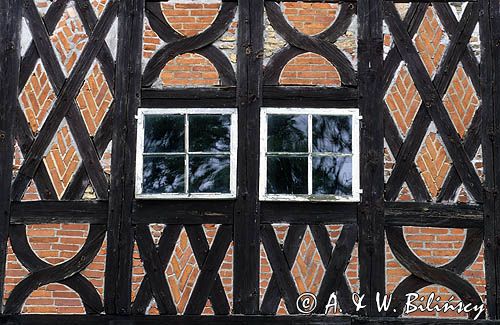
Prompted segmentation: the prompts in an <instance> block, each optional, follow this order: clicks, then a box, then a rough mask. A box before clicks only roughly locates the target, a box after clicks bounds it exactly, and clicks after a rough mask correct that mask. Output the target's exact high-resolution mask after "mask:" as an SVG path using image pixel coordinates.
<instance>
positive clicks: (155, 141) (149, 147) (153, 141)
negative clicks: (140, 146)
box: [144, 115, 185, 153]
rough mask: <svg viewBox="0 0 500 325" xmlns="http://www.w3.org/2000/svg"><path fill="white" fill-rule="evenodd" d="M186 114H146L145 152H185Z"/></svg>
mask: <svg viewBox="0 0 500 325" xmlns="http://www.w3.org/2000/svg"><path fill="white" fill-rule="evenodd" d="M184 122H185V119H184V115H146V116H145V117H144V152H149V153H151V152H184V124H185V123H184Z"/></svg>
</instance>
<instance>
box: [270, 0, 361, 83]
mask: <svg viewBox="0 0 500 325" xmlns="http://www.w3.org/2000/svg"><path fill="white" fill-rule="evenodd" d="M265 7H266V12H267V15H268V18H269V22H270V24H271V26H272V27H273V28H274V29H275V30H276V31H277V32H278V34H280V35H281V36H282V37H283V38H284V39H285V40H286V41H287V42H288V43H289V44H290V47H286V48H284V49H283V50H281V51H279V52H278V54H276V55H279V56H278V58H271V61H270V63H269V64H268V65H267V66H266V68H265V70H269V71H270V72H264V73H265V75H267V76H272V79H271V80H266V84H277V82H276V81H275V80H276V75H278V79H279V74H280V73H281V70H282V68H281V69H279V66H282V67H284V66H285V65H286V63H287V62H288V61H285V62H283V61H281V60H283V59H287V58H288V60H291V59H292V58H293V57H295V56H297V55H299V54H301V53H299V52H298V51H297V50H294V53H295V55H292V53H283V52H286V51H292V49H291V48H297V49H301V50H303V52H302V53H304V52H312V53H316V54H319V55H321V56H323V57H325V58H326V59H327V60H328V61H329V62H330V63H331V64H332V65H333V66H334V67H335V68H336V69H337V71H338V72H339V74H340V77H341V80H342V84H344V85H349V86H351V85H356V83H357V80H356V71H355V70H354V67H353V66H352V63H351V62H350V61H349V59H348V58H347V57H346V56H345V55H344V53H343V52H342V51H341V50H339V49H338V48H337V47H336V46H335V45H333V44H332V43H333V42H335V41H336V39H337V38H338V37H339V36H340V35H342V34H344V33H345V31H346V30H347V28H348V27H349V25H350V23H351V20H352V15H353V13H354V11H353V10H354V7H353V6H352V4H350V5H349V4H347V5H346V4H343V5H342V8H343V10H342V9H341V13H340V14H339V16H338V17H337V19H336V21H335V22H334V23H333V24H332V25H331V26H330V27H329V28H328V29H327V30H325V31H323V32H322V33H320V34H318V35H316V36H308V35H304V34H302V33H299V32H298V31H297V30H296V29H295V28H293V27H292V26H290V24H289V23H288V22H287V20H286V18H285V16H284V15H283V12H282V11H281V9H280V7H279V4H278V3H275V2H272V1H266V3H265ZM344 8H345V9H344ZM273 65H276V66H273ZM271 82H274V83H271Z"/></svg>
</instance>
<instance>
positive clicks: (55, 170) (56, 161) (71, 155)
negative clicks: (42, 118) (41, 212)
mask: <svg viewBox="0 0 500 325" xmlns="http://www.w3.org/2000/svg"><path fill="white" fill-rule="evenodd" d="M49 148H50V149H49V151H48V152H47V153H46V154H45V155H44V159H43V161H44V163H45V166H46V167H47V170H48V172H49V175H50V178H51V180H52V184H53V185H54V188H55V190H56V193H57V195H58V196H59V198H61V197H62V195H63V194H64V191H65V190H66V187H67V186H68V184H69V183H70V181H71V179H72V177H73V176H74V174H75V172H76V170H77V168H78V166H79V165H80V164H81V162H82V160H81V158H80V156H79V154H78V149H77V147H76V144H75V143H74V139H73V136H72V134H71V131H70V130H69V127H68V125H67V123H66V121H65V120H63V123H62V124H61V126H60V128H59V131H57V133H56V135H55V136H54V139H53V140H52V143H51V144H50V145H49Z"/></svg>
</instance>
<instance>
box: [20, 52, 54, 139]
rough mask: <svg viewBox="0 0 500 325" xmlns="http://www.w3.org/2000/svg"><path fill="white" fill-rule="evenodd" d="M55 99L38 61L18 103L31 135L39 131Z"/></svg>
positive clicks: (45, 74)
mask: <svg viewBox="0 0 500 325" xmlns="http://www.w3.org/2000/svg"><path fill="white" fill-rule="evenodd" d="M55 99H56V94H55V93H54V90H53V89H52V86H51V85H50V81H49V79H48V76H47V73H46V72H45V69H44V67H43V65H42V63H41V62H40V61H38V63H37V65H36V67H35V70H34V71H33V73H32V74H31V76H30V78H29V79H28V82H27V83H26V85H25V86H24V88H23V90H22V91H21V94H20V96H19V102H20V103H21V107H22V108H23V111H24V114H25V115H26V119H27V120H28V123H29V125H30V126H31V130H32V131H33V133H36V132H38V131H40V128H41V126H42V124H43V122H44V120H45V118H46V117H47V114H48V113H49V111H50V108H51V107H52V104H53V103H54V101H55Z"/></svg>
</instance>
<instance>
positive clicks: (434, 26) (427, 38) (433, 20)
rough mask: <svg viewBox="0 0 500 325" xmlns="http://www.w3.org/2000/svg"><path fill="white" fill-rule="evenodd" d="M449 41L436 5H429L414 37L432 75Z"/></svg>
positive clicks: (416, 45)
mask: <svg viewBox="0 0 500 325" xmlns="http://www.w3.org/2000/svg"><path fill="white" fill-rule="evenodd" d="M448 42H449V39H448V36H447V35H446V34H445V32H444V29H443V27H442V25H441V23H440V21H439V18H438V16H437V14H436V12H435V10H434V7H432V6H429V7H428V8H427V12H426V13H425V17H424V20H423V21H422V23H421V24H420V27H419V29H418V31H417V34H416V35H415V37H414V43H415V47H416V48H417V51H418V53H419V54H420V57H421V59H422V61H423V62H424V65H425V68H426V69H427V72H428V73H429V75H430V76H432V75H434V73H435V72H436V69H437V67H438V65H439V62H441V59H442V58H443V55H444V51H445V49H446V44H447V43H448Z"/></svg>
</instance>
